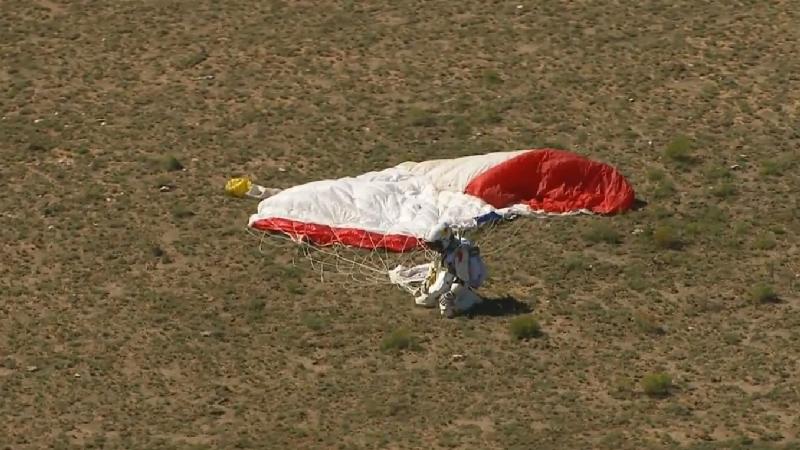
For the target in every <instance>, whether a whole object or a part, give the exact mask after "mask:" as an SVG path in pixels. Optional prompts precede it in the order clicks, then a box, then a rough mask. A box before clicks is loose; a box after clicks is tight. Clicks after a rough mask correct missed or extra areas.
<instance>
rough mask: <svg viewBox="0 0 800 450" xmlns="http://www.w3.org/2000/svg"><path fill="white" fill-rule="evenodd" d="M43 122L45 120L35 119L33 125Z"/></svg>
mask: <svg viewBox="0 0 800 450" xmlns="http://www.w3.org/2000/svg"><path fill="white" fill-rule="evenodd" d="M43 120H44V119H35V120H34V121H33V123H39V122H41V121H43Z"/></svg>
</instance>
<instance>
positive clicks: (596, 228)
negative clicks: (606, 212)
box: [583, 222, 622, 244]
mask: <svg viewBox="0 0 800 450" xmlns="http://www.w3.org/2000/svg"><path fill="white" fill-rule="evenodd" d="M583 237H584V238H585V239H586V240H587V241H589V242H592V243H595V244H598V243H600V242H605V243H607V244H619V243H620V242H621V241H622V237H621V236H620V234H619V232H618V231H617V230H615V229H614V227H612V226H611V224H609V223H608V222H598V223H595V224H593V225H592V226H591V227H590V228H589V229H588V230H587V231H586V233H584V235H583Z"/></svg>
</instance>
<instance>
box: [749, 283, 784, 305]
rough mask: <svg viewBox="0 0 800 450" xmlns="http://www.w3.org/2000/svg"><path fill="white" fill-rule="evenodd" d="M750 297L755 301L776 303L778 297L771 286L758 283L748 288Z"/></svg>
mask: <svg viewBox="0 0 800 450" xmlns="http://www.w3.org/2000/svg"><path fill="white" fill-rule="evenodd" d="M750 298H751V299H752V300H753V301H754V302H756V303H776V302H778V300H779V299H780V297H779V296H778V293H777V292H775V289H773V287H772V286H770V285H768V284H766V283H758V284H756V285H755V286H753V287H752V288H750Z"/></svg>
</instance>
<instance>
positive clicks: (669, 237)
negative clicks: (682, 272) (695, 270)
mask: <svg viewBox="0 0 800 450" xmlns="http://www.w3.org/2000/svg"><path fill="white" fill-rule="evenodd" d="M653 242H654V243H655V244H656V247H658V248H663V249H668V250H677V249H679V248H681V247H682V246H683V241H682V240H681V237H680V235H679V234H678V231H677V230H676V229H675V228H674V227H672V226H671V225H659V226H658V227H656V229H655V230H653Z"/></svg>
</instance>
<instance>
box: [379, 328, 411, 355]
mask: <svg viewBox="0 0 800 450" xmlns="http://www.w3.org/2000/svg"><path fill="white" fill-rule="evenodd" d="M419 349H420V345H419V342H418V341H417V338H416V337H414V336H413V335H412V334H411V332H410V331H408V330H406V329H404V328H400V329H397V330H394V331H392V332H391V333H390V334H389V335H388V336H386V337H385V338H383V341H382V342H381V350H383V351H400V350H419Z"/></svg>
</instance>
